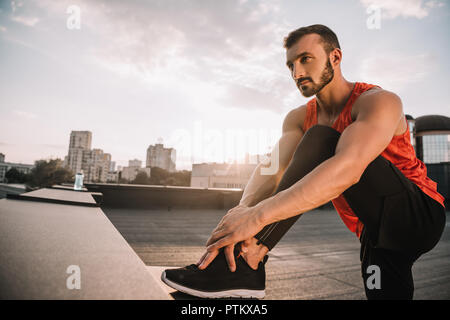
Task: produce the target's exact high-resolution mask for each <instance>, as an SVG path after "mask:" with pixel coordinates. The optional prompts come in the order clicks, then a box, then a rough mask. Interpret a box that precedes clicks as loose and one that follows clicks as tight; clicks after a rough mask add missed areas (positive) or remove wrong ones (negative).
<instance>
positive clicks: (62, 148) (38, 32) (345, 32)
mask: <svg viewBox="0 0 450 320" xmlns="http://www.w3.org/2000/svg"><path fill="white" fill-rule="evenodd" d="M71 5H76V6H78V7H79V8H80V17H81V20H80V27H81V28H80V29H74V30H71V29H69V28H68V27H67V20H68V18H69V17H70V16H71V14H70V13H68V12H67V9H68V8H69V6H71ZM373 8H379V9H380V13H381V15H380V17H381V20H380V25H379V28H378V29H377V28H375V29H370V28H369V27H368V19H369V18H370V17H371V16H372V15H373V12H374V10H373ZM324 9H327V11H330V12H336V15H324V14H323V13H324ZM369 9H372V11H370V10H369ZM303 12H307V14H303ZM448 18H449V4H448V2H444V1H420V0H401V1H396V2H395V3H393V2H389V1H382V0H360V1H358V0H352V1H350V0H349V1H344V2H340V3H339V4H337V3H335V2H331V1H316V2H314V3H309V2H308V3H306V2H300V1H243V0H241V1H226V2H220V3H214V4H212V3H209V2H203V1H186V2H183V3H182V4H180V3H179V2H173V1H164V2H158V1H149V2H143V1H129V2H127V3H126V4H124V3H123V2H120V1H108V2H104V1H58V2H54V1H47V0H40V1H4V2H2V3H1V4H0V57H1V59H0V66H1V68H2V71H3V72H2V73H1V75H0V84H1V85H0V94H1V95H2V102H1V104H0V106H1V107H0V108H1V109H0V111H1V113H2V121H1V124H2V125H1V126H0V152H1V153H3V154H5V155H6V157H7V161H10V162H15V163H19V162H20V163H33V162H34V161H35V160H39V159H46V158H60V159H64V156H65V155H66V154H67V137H69V135H70V132H71V131H72V130H89V131H91V132H93V133H94V136H95V137H94V138H93V141H92V146H93V147H95V148H101V149H103V150H108V153H110V154H111V155H112V159H113V160H114V161H115V162H116V165H117V166H119V165H120V166H125V165H126V164H127V161H128V160H129V159H135V158H137V159H140V160H143V161H145V158H146V155H145V149H146V148H147V147H148V145H149V144H152V143H156V142H157V141H158V139H159V138H160V137H161V138H162V140H163V143H164V145H165V146H166V147H169V148H170V147H172V148H174V149H176V150H177V169H178V170H182V169H190V164H191V163H196V162H202V161H205V162H209V161H214V160H216V161H217V162H221V161H222V160H229V159H233V158H234V159H236V158H238V157H243V155H244V153H245V151H247V152H249V153H265V152H267V149H268V148H269V147H270V146H273V144H274V142H275V141H276V140H277V139H278V138H279V135H280V134H281V125H282V120H283V118H284V116H285V115H286V114H287V112H288V111H289V110H291V109H293V108H295V107H297V106H299V105H301V104H304V103H305V102H306V101H307V100H309V99H306V98H303V97H302V96H301V95H300V93H299V92H298V90H297V89H296V87H295V84H294V83H293V81H292V80H291V79H290V75H289V72H288V70H287V69H286V67H285V65H284V64H285V56H284V49H283V47H282V40H283V37H284V36H286V35H287V33H288V32H289V31H291V30H293V29H295V28H298V27H300V26H304V25H309V24H313V23H322V24H325V25H328V26H329V27H331V28H332V29H333V30H334V31H335V32H336V34H337V36H338V38H339V41H340V43H341V47H342V50H343V55H344V58H343V62H342V65H343V72H344V76H345V77H346V78H347V79H348V80H349V81H366V82H370V83H375V84H379V85H381V86H382V87H383V88H386V89H388V90H392V91H394V92H396V93H397V94H398V95H399V96H400V97H401V98H402V101H403V105H404V112H405V113H407V114H410V115H412V116H413V117H419V116H422V115H426V114H440V115H444V116H450V108H449V107H448V101H449V100H450V96H449V95H450V93H449V92H448V90H447V84H446V83H447V82H446V80H447V78H448V75H449V71H450V62H449V61H447V59H446V52H447V50H448V49H449V42H448V35H447V32H448V31H447V30H449V23H450V22H449V21H450V19H448ZM199 128H200V129H201V133H200V134H199V133H198V132H200V129H199ZM227 130H228V131H227ZM238 131H244V135H243V136H244V139H245V140H246V141H245V142H246V145H244V146H239V145H238V144H237V143H235V144H234V145H232V146H231V147H230V145H227V142H226V141H227V139H228V138H229V136H230V135H231V134H232V133H233V132H238ZM249 136H251V137H249ZM252 139H253V140H252ZM255 139H256V143H251V142H252V141H253V142H255ZM211 141H212V142H211ZM149 142H150V143H149ZM217 144H218V146H217ZM255 145H257V146H255ZM250 147H253V148H254V149H253V150H250Z"/></svg>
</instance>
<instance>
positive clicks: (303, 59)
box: [300, 57, 310, 63]
mask: <svg viewBox="0 0 450 320" xmlns="http://www.w3.org/2000/svg"><path fill="white" fill-rule="evenodd" d="M309 59H310V57H303V58H302V59H301V60H300V61H301V62H302V63H305V62H308V61H309Z"/></svg>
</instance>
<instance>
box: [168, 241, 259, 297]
mask: <svg viewBox="0 0 450 320" xmlns="http://www.w3.org/2000/svg"><path fill="white" fill-rule="evenodd" d="M238 253H239V252H238V251H236V250H235V259H236V270H235V272H231V271H230V269H229V268H228V264H227V260H226V258H225V254H224V251H223V250H220V252H219V254H218V255H217V257H216V258H215V259H214V260H213V261H212V262H211V264H210V265H209V266H208V267H207V268H206V269H204V270H200V269H199V268H198V267H197V265H195V264H191V265H189V266H186V267H184V268H178V269H168V270H165V271H163V273H162V275H161V280H162V281H163V282H164V283H165V284H167V285H168V286H170V287H172V288H174V289H176V290H178V291H181V292H184V293H187V294H190V295H192V296H196V297H200V298H258V299H262V298H264V296H265V288H266V271H265V268H264V265H265V264H266V261H267V259H268V256H267V255H266V256H265V257H264V259H263V261H262V262H260V263H259V265H258V270H253V269H252V268H250V266H249V265H248V264H247V262H245V260H244V258H243V257H242V256H238Z"/></svg>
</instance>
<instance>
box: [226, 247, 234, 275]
mask: <svg viewBox="0 0 450 320" xmlns="http://www.w3.org/2000/svg"><path fill="white" fill-rule="evenodd" d="M224 252H225V258H226V259H227V263H228V268H229V269H230V271H231V272H234V271H235V270H236V262H235V261H234V244H231V245H229V246H226V247H225V249H224Z"/></svg>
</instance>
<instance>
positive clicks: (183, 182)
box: [5, 159, 191, 189]
mask: <svg viewBox="0 0 450 320" xmlns="http://www.w3.org/2000/svg"><path fill="white" fill-rule="evenodd" d="M5 178H6V180H7V181H8V183H21V184H25V185H26V186H27V188H28V189H37V188H48V187H51V186H53V185H58V184H62V183H74V180H75V174H74V173H73V172H72V171H71V170H70V169H68V168H65V167H64V166H63V161H62V160H61V159H50V160H37V161H35V162H34V167H33V168H32V169H31V171H30V172H29V173H27V174H26V173H23V172H21V171H19V170H17V169H16V168H11V169H9V170H8V171H7V172H6V174H5ZM118 182H119V183H131V184H148V185H168V186H190V183H191V171H188V170H183V171H176V172H168V171H166V170H164V169H162V168H158V167H152V168H151V174H150V177H149V176H148V175H147V173H146V172H139V173H138V174H137V176H136V178H135V179H134V180H132V181H128V180H125V179H122V178H119V181H118Z"/></svg>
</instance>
